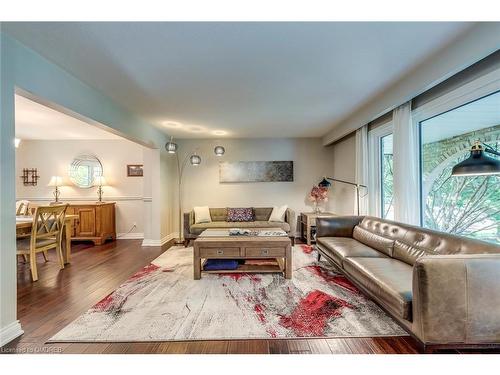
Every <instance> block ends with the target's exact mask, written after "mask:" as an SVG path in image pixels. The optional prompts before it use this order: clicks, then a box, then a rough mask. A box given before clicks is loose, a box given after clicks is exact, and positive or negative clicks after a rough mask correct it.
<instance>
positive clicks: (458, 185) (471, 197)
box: [420, 92, 500, 243]
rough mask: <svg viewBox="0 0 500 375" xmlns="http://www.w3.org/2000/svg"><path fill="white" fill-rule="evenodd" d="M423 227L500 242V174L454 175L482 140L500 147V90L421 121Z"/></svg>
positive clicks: (494, 146) (497, 147)
mask: <svg viewBox="0 0 500 375" xmlns="http://www.w3.org/2000/svg"><path fill="white" fill-rule="evenodd" d="M420 132H421V133H420V135H421V157H420V160H421V193H422V225H423V226H424V227H427V228H431V229H436V230H440V231H443V232H447V233H453V234H458V235H463V236H467V237H472V238H477V239H481V240H485V241H490V242H494V243H500V177H499V176H495V175H494V176H469V177H455V176H451V169H452V167H453V166H454V165H455V164H457V163H458V162H460V161H462V160H464V159H465V158H467V157H469V149H470V147H471V145H472V144H473V143H474V142H475V141H476V140H479V141H481V142H484V143H487V144H488V145H490V146H491V147H493V148H494V149H497V150H498V149H499V148H500V92H497V93H494V94H492V95H489V96H486V97H483V98H481V99H478V100H476V101H474V102H471V103H468V104H466V105H463V106H461V107H458V108H455V109H452V110H450V111H448V112H445V113H442V114H440V115H437V116H434V117H432V118H429V119H426V120H424V121H421V122H420Z"/></svg>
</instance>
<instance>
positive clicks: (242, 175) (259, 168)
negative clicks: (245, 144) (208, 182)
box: [219, 161, 293, 183]
mask: <svg viewBox="0 0 500 375" xmlns="http://www.w3.org/2000/svg"><path fill="white" fill-rule="evenodd" d="M219 181H220V182H226V183H227V182H292V181H293V161H237V162H233V163H228V162H221V163H220V164H219Z"/></svg>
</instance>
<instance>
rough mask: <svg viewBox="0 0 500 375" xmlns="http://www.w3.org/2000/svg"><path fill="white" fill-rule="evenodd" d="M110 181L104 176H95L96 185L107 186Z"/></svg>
mask: <svg viewBox="0 0 500 375" xmlns="http://www.w3.org/2000/svg"><path fill="white" fill-rule="evenodd" d="M107 184H108V183H107V181H106V178H104V176H95V177H94V186H106V185H107Z"/></svg>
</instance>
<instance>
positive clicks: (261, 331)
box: [49, 245, 406, 342]
mask: <svg viewBox="0 0 500 375" xmlns="http://www.w3.org/2000/svg"><path fill="white" fill-rule="evenodd" d="M316 259H317V254H316V252H315V251H314V250H313V249H312V248H311V247H310V246H305V245H300V246H295V247H294V248H293V278H292V279H291V280H286V279H285V278H284V277H283V276H281V275H279V274H226V275H216V274H209V275H207V274H204V275H203V276H202V279H201V280H193V248H179V247H174V248H171V249H169V250H168V251H166V252H165V253H163V254H162V255H161V256H159V257H158V258H157V259H155V260H154V261H153V262H152V264H150V265H148V266H146V267H144V268H143V269H142V270H141V271H139V272H137V273H136V274H135V275H133V276H132V277H130V279H128V280H127V281H126V282H125V283H124V284H122V285H121V286H120V287H119V288H118V289H117V290H116V291H114V292H113V293H111V294H110V295H108V296H107V297H105V298H104V299H103V300H101V301H99V302H98V303H97V304H96V305H95V306H93V307H92V308H91V309H90V310H89V311H87V312H86V313H85V314H83V315H82V316H80V317H79V318H77V319H76V320H75V321H74V322H73V323H71V324H69V325H68V326H67V327H65V328H64V329H63V330H61V331H60V332H58V333H57V334H56V335H55V336H53V337H52V338H51V339H50V340H49V341H51V342H117V341H173V340H175V341H180V340H223V339H254V338H255V339H257V338H259V339H262V338H265V339H268V338H297V337H363V336H364V337H369V336H401V335H406V333H405V331H403V329H402V328H400V327H399V326H398V325H397V324H396V323H395V322H394V321H393V320H392V319H391V318H390V317H389V316H388V315H387V314H386V313H385V312H384V311H382V310H381V309H380V308H379V307H378V306H377V305H376V304H375V303H374V302H372V301H371V300H369V299H368V298H366V297H365V296H364V295H363V294H361V293H360V292H359V290H358V289H357V288H356V287H355V286H354V285H353V284H351V283H350V282H349V281H348V280H347V279H346V278H345V277H344V276H342V275H340V274H338V273H335V272H334V271H333V270H332V269H331V268H330V267H329V266H328V265H327V264H326V263H323V262H317V261H316Z"/></svg>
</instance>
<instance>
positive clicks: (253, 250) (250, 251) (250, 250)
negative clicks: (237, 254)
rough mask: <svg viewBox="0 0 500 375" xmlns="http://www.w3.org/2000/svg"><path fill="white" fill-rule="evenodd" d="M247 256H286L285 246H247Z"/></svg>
mask: <svg viewBox="0 0 500 375" xmlns="http://www.w3.org/2000/svg"><path fill="white" fill-rule="evenodd" d="M245 256H247V257H284V256H285V248H283V247H246V248H245Z"/></svg>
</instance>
